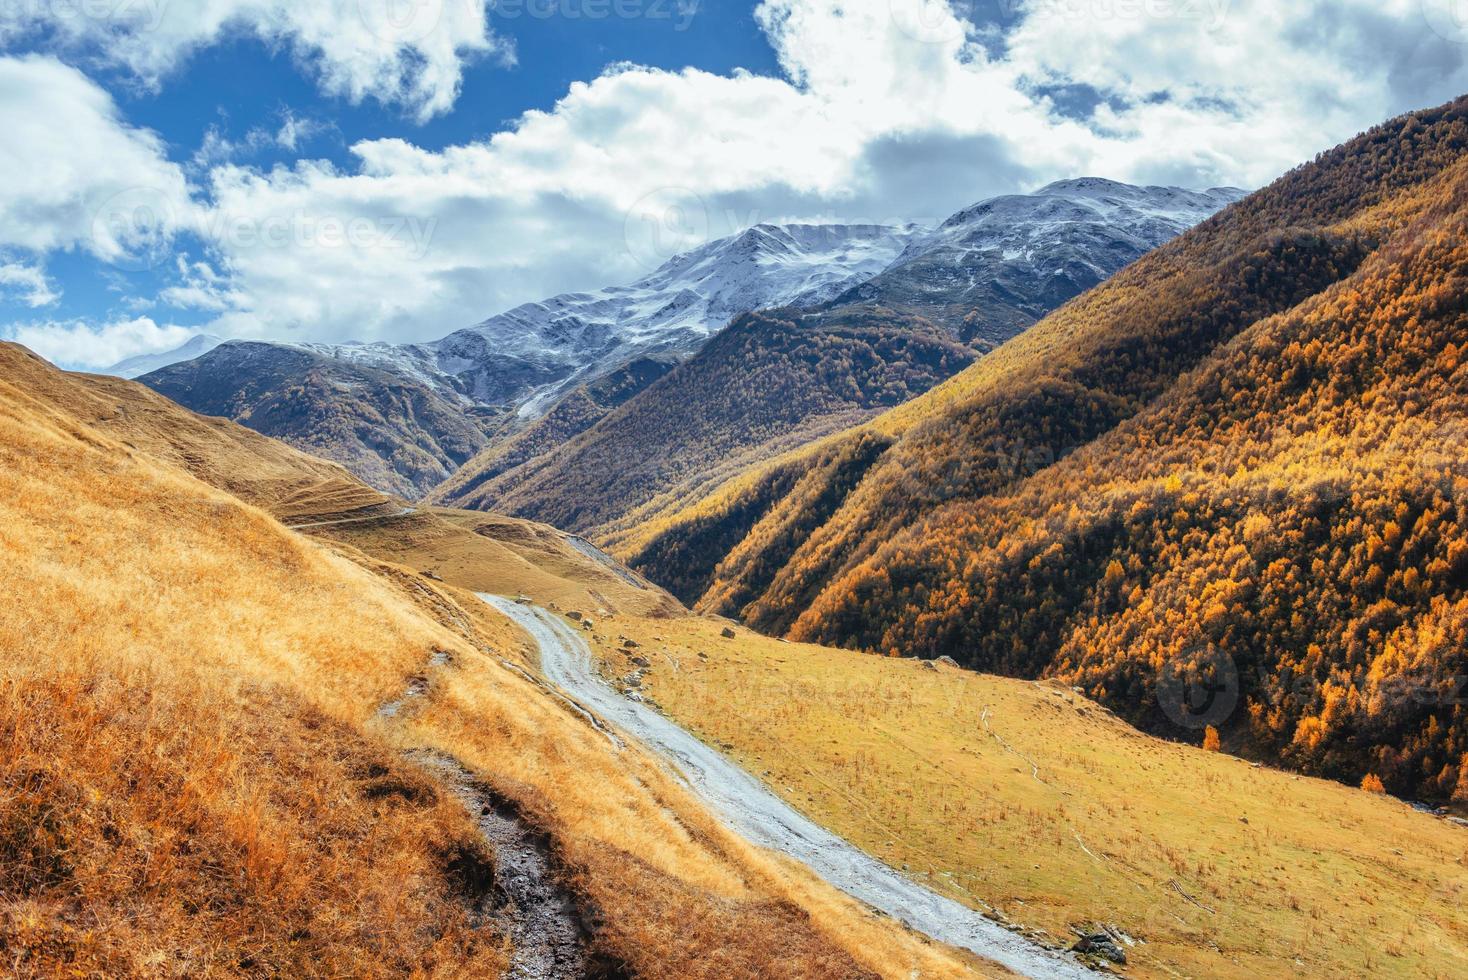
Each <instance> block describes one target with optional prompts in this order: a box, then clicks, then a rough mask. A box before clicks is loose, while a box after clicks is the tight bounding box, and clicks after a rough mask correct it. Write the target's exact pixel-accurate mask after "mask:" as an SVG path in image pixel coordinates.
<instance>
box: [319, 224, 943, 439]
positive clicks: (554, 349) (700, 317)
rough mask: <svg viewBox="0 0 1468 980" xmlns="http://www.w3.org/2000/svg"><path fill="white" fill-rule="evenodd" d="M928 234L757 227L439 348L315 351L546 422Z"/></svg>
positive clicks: (848, 283)
mask: <svg viewBox="0 0 1468 980" xmlns="http://www.w3.org/2000/svg"><path fill="white" fill-rule="evenodd" d="M917 230H918V229H916V228H915V227H913V226H908V227H901V228H895V227H887V226H881V225H757V226H755V227H753V228H750V229H748V230H746V231H744V232H742V233H740V234H738V235H734V236H731V237H729V238H722V239H719V240H717V241H713V242H709V243H708V244H706V245H703V246H700V247H699V248H696V249H694V250H692V251H689V252H685V253H683V254H681V255H677V256H675V257H673V258H672V259H670V260H669V261H668V262H666V263H665V264H664V265H663V266H662V267H660V268H659V269H658V270H657V271H655V272H653V273H652V274H651V275H649V276H647V277H645V278H643V279H640V280H638V281H637V282H634V283H632V284H631V285H629V286H609V287H607V288H605V289H599V290H596V291H595V292H589V293H566V294H564V295H561V296H554V297H552V298H550V299H547V300H542V301H541V302H538V303H526V304H524V305H523V306H518V307H516V308H514V309H512V310H509V311H507V312H504V313H500V314H498V315H496V316H493V317H491V318H489V319H488V320H485V321H484V322H483V323H480V324H477V325H475V326H472V327H468V328H466V329H464V330H460V331H457V332H456V333H453V334H450V335H449V336H448V337H445V338H444V339H443V340H440V341H438V342H437V343H433V344H418V345H404V346H394V345H389V344H357V345H340V346H335V347H326V346H321V345H307V348H308V349H310V350H312V351H313V352H315V353H318V354H324V355H327V356H334V357H337V358H340V359H343V360H348V361H352V362H354V363H357V364H362V365H366V366H370V367H374V368H377V369H379V370H394V371H397V372H399V373H403V374H406V375H409V376H411V377H413V378H414V379H415V380H418V381H420V382H422V383H426V384H429V385H432V386H434V387H437V388H440V389H447V390H451V391H453V392H456V393H458V395H459V396H461V397H463V398H464V399H466V400H468V401H469V402H472V403H474V404H479V405H512V406H514V407H515V408H516V411H517V412H518V413H519V414H520V415H521V416H522V417H535V416H538V415H539V414H541V412H542V411H543V410H544V409H545V408H548V407H549V406H550V405H551V404H552V403H553V402H554V401H555V399H556V398H557V397H558V396H559V395H560V394H562V393H563V392H565V391H567V390H569V389H570V388H571V387H574V386H576V385H578V384H581V383H584V382H586V381H589V380H592V379H594V378H597V377H600V376H602V375H605V374H607V373H610V372H611V371H613V370H616V369H617V368H620V367H623V366H625V365H627V364H629V363H631V362H632V361H634V360H636V359H637V358H639V357H657V358H672V359H682V358H685V357H687V356H689V355H691V354H692V353H693V352H694V351H696V350H697V349H698V348H699V346H700V345H702V343H703V342H704V341H705V340H707V339H708V337H709V336H710V335H711V334H713V333H714V332H716V331H717V330H719V329H721V328H722V327H723V326H724V325H725V324H727V323H728V322H729V321H730V320H731V319H733V318H734V317H735V316H738V315H739V314H740V313H747V312H749V311H751V310H757V309H763V308H765V307H771V306H789V305H802V306H803V305H813V304H817V303H822V302H825V301H827V300H829V299H831V298H833V297H835V296H837V295H839V294H840V293H841V292H843V291H844V290H846V289H849V288H850V287H852V286H854V285H856V284H857V283H859V282H863V281H865V280H867V279H869V278H871V277H872V276H874V275H876V274H877V273H878V272H880V271H882V270H883V269H884V268H886V267H887V266H888V265H890V264H891V262H892V260H893V259H895V258H896V257H897V256H898V255H899V254H900V253H901V252H902V250H903V248H904V247H905V246H906V245H907V243H908V241H909V240H910V239H911V237H912V235H913V234H915V233H916V232H917Z"/></svg>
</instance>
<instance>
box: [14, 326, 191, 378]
mask: <svg viewBox="0 0 1468 980" xmlns="http://www.w3.org/2000/svg"><path fill="white" fill-rule="evenodd" d="M9 332H10V338H9V339H11V340H14V341H15V342H16V343H18V344H23V345H24V346H26V347H29V348H30V349H31V350H33V351H35V352H36V353H37V354H40V355H41V356H42V357H44V358H46V360H48V361H51V362H53V363H55V364H59V365H61V366H62V367H65V368H74V369H88V368H91V369H97V368H106V367H111V366H112V365H113V364H116V363H117V362H118V361H122V360H125V359H127V358H129V357H133V356H135V355H137V354H158V353H162V352H164V351H169V350H173V349H174V348H175V347H180V346H182V345H183V344H184V343H185V342H187V341H188V339H189V338H190V337H192V336H193V335H194V331H193V330H191V329H189V328H188V327H178V326H171V325H169V326H162V325H159V324H157V323H155V322H153V320H152V319H150V318H149V317H138V318H137V319H135V320H118V321H115V322H112V323H106V324H102V325H100V326H94V325H91V324H86V323H79V322H70V323H31V324H24V325H19V326H15V327H12V328H11V329H10V331H9Z"/></svg>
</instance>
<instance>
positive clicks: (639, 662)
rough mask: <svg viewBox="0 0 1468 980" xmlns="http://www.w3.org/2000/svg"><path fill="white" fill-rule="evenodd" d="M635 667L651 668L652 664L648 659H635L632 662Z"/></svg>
mask: <svg viewBox="0 0 1468 980" xmlns="http://www.w3.org/2000/svg"><path fill="white" fill-rule="evenodd" d="M630 663H631V664H632V666H634V667H651V666H652V663H651V661H649V660H648V659H647V658H646V657H633V658H632V659H631V661H630Z"/></svg>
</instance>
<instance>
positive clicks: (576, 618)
mask: <svg viewBox="0 0 1468 980" xmlns="http://www.w3.org/2000/svg"><path fill="white" fill-rule="evenodd" d="M566 618H567V619H569V620H570V621H571V622H573V623H579V622H581V620H582V616H581V614H580V613H579V612H577V611H576V610H574V609H573V610H571V611H570V612H568V613H566Z"/></svg>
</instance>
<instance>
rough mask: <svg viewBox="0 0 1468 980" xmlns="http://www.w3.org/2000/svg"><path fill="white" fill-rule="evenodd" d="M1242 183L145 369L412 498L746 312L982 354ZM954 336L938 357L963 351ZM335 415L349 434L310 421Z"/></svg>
mask: <svg viewBox="0 0 1468 980" xmlns="http://www.w3.org/2000/svg"><path fill="white" fill-rule="evenodd" d="M1241 193H1242V192H1234V191H1231V190H1217V191H1207V192H1203V193H1194V192H1190V191H1184V190H1180V189H1177V188H1164V187H1129V186H1127V185H1124V184H1117V183H1114V182H1112V181H1105V180H1096V179H1085V180H1073V181H1063V182H1061V183H1057V184H1052V185H1051V186H1049V187H1047V188H1044V189H1043V190H1041V191H1039V192H1038V193H1036V194H1030V195H1014V196H1010V197H1002V198H996V199H994V200H991V201H985V202H983V203H981V204H978V205H975V206H974V207H971V208H967V209H965V210H964V211H962V212H960V213H958V214H956V215H954V216H953V217H952V218H950V219H949V220H948V221H946V222H944V223H943V224H942V225H941V226H939V227H938V228H935V229H924V228H919V227H917V226H913V225H906V226H879V225H757V226H755V227H752V228H749V229H747V230H746V231H743V232H741V233H740V234H738V235H734V236H731V237H729V238H723V239H719V240H718V241H714V242H709V243H708V244H706V245H703V246H701V247H699V248H696V249H693V250H692V251H689V252H686V253H684V254H682V255H678V256H675V257H674V258H672V259H670V260H669V261H668V262H666V263H665V264H664V265H663V266H662V267H661V268H659V269H658V270H657V271H655V272H653V273H652V274H651V275H648V276H646V277H644V278H643V279H640V280H638V281H637V282H634V283H632V284H630V285H625V286H609V287H607V288H605V289H599V290H596V291H594V292H586V293H567V294H564V295H561V296H555V297H552V298H550V299H547V300H543V301H541V302H538V303H527V304H525V305H523V306H519V307H516V308H515V309H512V310H508V311H506V312H504V313H500V314H498V315H496V316H493V317H491V318H489V319H488V320H485V321H484V322H482V323H479V324H477V325H475V326H472V327H467V328H465V329H462V330H459V331H457V332H455V333H453V334H450V335H449V336H447V337H445V338H443V339H442V340H439V341H437V342H435V343H428V344H401V345H400V344H384V343H377V344H334V345H326V344H252V345H250V347H249V349H248V350H239V349H235V350H233V351H231V350H229V349H225V350H222V351H216V352H211V353H209V354H206V355H204V356H203V357H201V358H198V359H197V360H195V361H192V362H190V363H189V364H188V365H186V366H184V367H186V369H183V368H180V367H174V368H166V369H164V370H163V371H160V372H157V373H156V374H153V375H150V376H148V377H147V378H146V379H144V380H145V381H146V383H149V384H152V385H153V386H154V387H157V388H159V389H160V390H164V391H165V393H166V394H169V395H170V396H171V397H175V398H176V399H178V400H181V401H183V403H184V404H185V405H187V406H188V407H191V408H196V409H200V410H202V407H201V406H203V405H205V404H207V405H208V407H209V408H210V409H211V410H213V411H215V412H221V411H224V412H225V413H226V414H228V415H229V416H230V417H231V418H234V419H236V420H238V421H242V422H244V423H245V424H248V425H251V426H253V427H256V428H258V429H259V430H260V431H262V432H265V434H267V435H274V436H277V437H280V438H283V439H285V440H286V441H288V442H292V443H294V444H296V445H299V446H302V447H306V448H308V449H309V450H310V451H315V452H322V453H326V454H328V455H333V458H336V459H338V460H339V461H340V462H342V463H344V464H345V465H347V466H348V467H349V468H350V469H352V470H353V472H355V473H357V474H358V475H359V476H362V477H363V478H364V479H367V480H369V481H371V482H373V483H374V485H376V486H378V487H385V488H390V489H392V490H394V492H398V493H402V494H404V495H406V496H413V495H415V494H420V493H423V492H426V491H428V490H429V489H431V488H432V487H433V486H435V485H436V484H437V483H438V482H439V481H441V480H442V479H443V478H444V477H445V476H446V475H448V474H452V473H453V472H454V471H455V470H456V469H458V468H459V467H460V466H461V465H462V464H463V459H462V455H463V453H464V452H465V451H466V450H469V451H472V450H473V449H474V448H475V444H476V443H479V442H481V440H482V442H483V449H482V452H481V455H489V456H492V457H494V460H495V462H494V466H493V467H491V469H495V468H503V467H504V466H507V465H519V463H521V462H528V460H529V459H530V458H531V457H533V456H537V455H539V454H541V453H542V452H546V451H550V450H553V449H554V448H555V447H556V446H559V445H561V444H562V443H565V442H567V441H569V440H572V439H575V438H576V437H577V436H579V435H580V434H581V433H582V432H585V431H587V430H588V429H589V428H591V427H593V426H595V425H597V424H598V423H599V421H600V420H601V419H603V418H605V417H606V416H607V415H608V414H609V413H611V412H612V411H613V410H614V409H618V408H619V406H623V405H626V404H627V403H628V402H629V400H631V399H634V398H636V397H637V396H638V395H639V393H640V392H642V391H644V390H646V389H648V388H649V387H650V386H653V385H655V384H656V383H657V382H658V380H659V379H660V378H662V377H663V376H664V375H666V374H668V373H669V372H670V371H671V370H675V369H676V368H675V366H676V365H680V364H685V363H686V362H687V361H688V359H689V358H690V357H692V356H693V355H694V354H696V353H697V352H698V351H699V350H700V349H702V348H703V347H704V345H705V343H706V341H707V340H708V339H709V338H710V337H711V336H713V335H714V334H716V333H718V332H719V331H721V330H723V329H724V328H725V327H726V325H728V324H729V323H730V321H732V320H734V319H736V318H737V317H739V316H740V315H741V314H744V313H750V312H753V311H756V310H762V309H773V308H788V309H792V310H794V309H800V310H805V311H807V312H806V313H803V314H800V316H799V319H800V320H801V322H802V327H801V330H802V331H813V332H819V331H822V330H828V329H830V330H836V331H838V332H839V331H841V330H843V329H844V328H845V326H847V325H850V324H853V323H858V322H860V323H865V324H866V325H867V327H866V329H878V330H879V332H880V333H881V334H882V336H883V337H884V338H887V340H891V341H892V343H891V345H890V346H891V350H892V351H893V352H894V353H893V354H892V356H893V358H894V359H895V361H897V362H902V353H901V352H902V351H903V350H905V348H904V347H903V344H901V343H898V342H897V341H896V340H895V339H893V337H892V336H890V335H892V334H893V332H894V331H895V332H896V333H899V334H900V333H902V331H904V330H913V329H916V330H918V332H920V333H922V334H923V335H924V336H925V337H928V339H929V340H933V338H932V337H931V336H929V335H931V334H933V333H934V332H935V331H936V332H937V333H939V334H944V335H945V337H944V338H943V340H942V343H947V342H948V341H949V338H951V339H952V340H954V341H957V342H958V343H959V344H960V345H962V346H963V347H964V348H966V349H967V350H968V352H969V353H970V354H979V353H982V352H983V351H984V350H986V349H988V348H989V347H992V346H994V345H995V344H997V343H1000V342H1002V341H1003V340H1006V339H1008V338H1009V337H1011V336H1013V335H1014V334H1016V333H1018V332H1020V331H1021V330H1023V329H1025V328H1026V327H1028V326H1029V325H1030V324H1032V323H1034V322H1035V321H1036V320H1038V319H1039V318H1040V317H1042V316H1044V315H1045V314H1046V313H1048V312H1049V311H1050V310H1052V309H1054V308H1056V307H1057V306H1059V305H1060V304H1062V303H1064V302H1065V301H1066V300H1069V299H1070V298H1072V297H1073V296H1075V295H1077V294H1079V293H1081V292H1083V291H1085V290H1086V289H1089V288H1090V287H1092V286H1094V285H1096V284H1097V283H1099V282H1100V281H1102V280H1103V279H1105V278H1106V277H1107V276H1109V275H1111V274H1112V273H1114V272H1116V271H1117V270H1118V269H1120V268H1121V267H1122V266H1124V265H1126V264H1128V263H1129V262H1131V261H1133V260H1134V259H1136V258H1138V257H1140V256H1141V255H1142V254H1143V253H1145V252H1146V251H1148V250H1149V249H1151V248H1154V247H1156V246H1157V245H1160V244H1162V243H1163V242H1164V241H1166V240H1168V239H1169V238H1172V237H1173V236H1174V235H1177V234H1178V233H1180V232H1182V231H1184V230H1185V229H1186V228H1188V227H1190V226H1191V225H1193V224H1195V223H1197V222H1198V221H1200V220H1202V219H1203V218H1205V217H1207V216H1208V215H1210V214H1212V213H1213V212H1214V211H1216V210H1218V209H1219V208H1221V207H1223V206H1224V205H1225V204H1227V203H1229V202H1230V201H1232V200H1234V199H1235V198H1236V197H1238V196H1240V195H1241ZM914 315H916V316H914ZM918 318H922V319H923V321H924V322H923V324H922V325H921V326H920V328H919V327H915V326H914V322H915V320H916V319H918ZM873 324H880V327H879V328H878V327H873V326H872V325H873ZM776 332H777V333H778V331H776ZM811 335H814V333H812V334H811ZM781 336H782V337H784V335H781ZM887 340H884V341H883V343H884V344H886V343H887ZM784 341H789V342H790V343H793V344H796V346H797V347H798V346H799V344H800V343H801V341H800V339H799V338H798V337H784ZM784 341H782V342H784ZM934 342H935V343H937V341H934ZM760 343H761V349H765V348H766V347H769V346H770V344H769V343H766V341H765V340H761V341H760ZM230 346H231V347H235V346H237V345H230ZM939 346H941V343H939ZM883 349H886V348H885V347H884V348H883ZM909 353H910V352H909ZM951 353H952V352H947V353H943V354H941V356H939V357H938V361H941V362H942V363H943V364H947V365H950V366H952V365H955V364H958V363H959V362H960V361H961V360H962V358H956V357H950V356H949V354H951ZM246 355H248V356H246ZM866 356H867V355H865V354H864V355H863V357H866ZM935 363H936V362H935ZM954 369H956V368H954ZM742 370H744V369H743V368H741V367H740V366H739V365H738V364H730V365H728V371H727V372H725V374H724V375H721V376H724V377H737V376H739V375H740V372H741V371H742ZM945 370H946V369H945ZM899 373H901V372H899ZM923 377H928V375H927V374H924V375H923ZM909 380H910V379H909ZM907 383H908V382H907V381H904V382H903V384H907ZM913 383H915V382H913ZM923 383H924V384H925V383H927V382H923ZM878 387H881V388H882V390H883V391H886V390H889V388H890V390H894V391H896V390H907V389H906V388H904V387H903V385H902V384H898V385H895V386H892V385H887V384H886V382H885V381H883V382H882V384H881V385H878ZM578 393H579V394H578ZM568 396H575V397H568ZM196 403H198V404H196ZM842 404H845V403H844V402H843V403H842ZM696 407H697V406H690V410H692V409H694V408H696ZM848 407H850V406H848ZM857 408H859V409H861V408H870V406H865V403H864V402H863V403H862V404H860V405H858V406H857ZM267 409H268V410H267ZM628 410H629V411H630V409H628ZM404 412H406V413H407V414H406V415H403V413H404ZM333 413H335V414H333ZM383 413H391V414H392V417H391V418H388V417H387V415H384V414H383ZM328 418H330V419H332V420H333V421H331V423H330V427H332V428H333V430H334V431H336V430H339V431H341V432H348V431H349V432H351V433H352V438H351V440H349V443H340V442H337V443H332V444H331V445H330V446H325V445H323V444H322V443H321V440H320V439H319V438H317V437H316V436H314V435H313V431H314V429H316V428H319V427H321V426H323V425H327V422H326V420H327V419H328ZM450 418H454V419H456V420H457V421H455V422H454V424H453V425H448V424H447V420H448V419H450ZM461 423H462V424H461ZM464 425H468V426H471V427H472V428H473V430H475V431H465V430H464ZM510 441H514V442H515V443H516V446H515V449H514V450H513V451H508V450H505V446H506V444H507V443H508V442H510ZM343 446H345V447H346V448H342V447H343ZM522 457H523V458H522ZM384 474H387V475H386V476H385V475H384Z"/></svg>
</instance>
